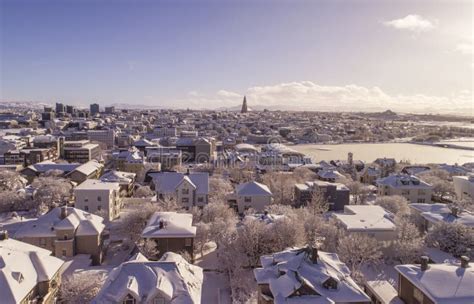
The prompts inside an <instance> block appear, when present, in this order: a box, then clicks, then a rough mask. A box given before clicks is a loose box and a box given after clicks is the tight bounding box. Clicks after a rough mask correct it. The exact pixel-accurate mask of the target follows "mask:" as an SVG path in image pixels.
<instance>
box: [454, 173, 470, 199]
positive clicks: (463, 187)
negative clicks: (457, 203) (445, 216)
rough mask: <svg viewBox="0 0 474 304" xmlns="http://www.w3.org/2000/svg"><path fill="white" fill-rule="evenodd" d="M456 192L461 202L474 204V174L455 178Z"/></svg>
mask: <svg viewBox="0 0 474 304" xmlns="http://www.w3.org/2000/svg"><path fill="white" fill-rule="evenodd" d="M453 183H454V191H455V192H456V197H457V198H458V199H459V200H467V201H471V203H472V202H474V174H471V175H467V176H453Z"/></svg>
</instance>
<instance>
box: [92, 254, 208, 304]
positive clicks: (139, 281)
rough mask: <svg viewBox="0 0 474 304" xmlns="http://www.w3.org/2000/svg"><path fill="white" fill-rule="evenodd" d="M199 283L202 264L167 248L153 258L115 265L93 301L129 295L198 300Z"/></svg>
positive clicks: (181, 303) (184, 303)
mask: <svg viewBox="0 0 474 304" xmlns="http://www.w3.org/2000/svg"><path fill="white" fill-rule="evenodd" d="M202 283H203V272H202V268H201V267H199V266H195V265H192V264H189V263H188V262H186V261H185V260H184V259H183V258H182V257H181V256H180V255H179V254H176V253H172V252H167V253H165V254H164V255H163V257H162V258H161V259H160V260H159V261H156V262H154V261H147V260H146V259H145V258H144V257H143V256H141V257H139V258H136V259H134V260H132V261H128V262H125V263H122V264H121V265H120V266H118V267H116V268H114V269H113V270H112V272H111V273H110V275H109V277H108V278H107V280H106V281H105V283H104V285H103V287H102V289H101V290H100V292H99V294H98V295H97V297H96V298H95V299H94V300H93V301H92V303H93V304H105V303H121V302H122V301H123V299H124V298H125V297H126V296H128V295H130V296H132V297H133V298H134V299H135V300H136V301H137V303H155V302H153V300H154V299H158V298H164V299H165V301H166V303H170V304H198V303H201V288H202Z"/></svg>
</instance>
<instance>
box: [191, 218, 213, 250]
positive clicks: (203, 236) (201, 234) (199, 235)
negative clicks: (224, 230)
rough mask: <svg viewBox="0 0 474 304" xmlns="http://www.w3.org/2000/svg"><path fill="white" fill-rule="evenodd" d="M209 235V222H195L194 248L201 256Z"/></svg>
mask: <svg viewBox="0 0 474 304" xmlns="http://www.w3.org/2000/svg"><path fill="white" fill-rule="evenodd" d="M210 236H211V225H210V224H209V223H203V222H199V223H197V224H196V237H195V238H194V244H195V245H196V247H195V248H196V250H197V251H198V252H199V253H200V254H201V258H202V257H203V256H204V247H205V246H206V244H207V243H208V242H209V240H210Z"/></svg>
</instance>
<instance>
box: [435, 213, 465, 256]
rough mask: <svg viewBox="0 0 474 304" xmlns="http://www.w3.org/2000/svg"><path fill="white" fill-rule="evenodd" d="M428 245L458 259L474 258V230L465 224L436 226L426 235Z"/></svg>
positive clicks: (439, 224) (442, 223)
mask: <svg viewBox="0 0 474 304" xmlns="http://www.w3.org/2000/svg"><path fill="white" fill-rule="evenodd" d="M426 243H427V244H428V245H429V246H432V247H436V248H439V249H441V250H443V251H446V252H448V253H451V254H452V255H454V256H456V257H459V256H461V255H466V254H470V257H471V258H474V230H473V229H472V228H471V227H468V226H466V225H463V224H458V223H455V224H451V223H445V222H441V223H438V224H436V225H435V226H434V227H433V229H431V230H430V231H429V232H428V234H427V235H426Z"/></svg>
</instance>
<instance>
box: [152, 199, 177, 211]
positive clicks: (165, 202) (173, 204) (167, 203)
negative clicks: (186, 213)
mask: <svg viewBox="0 0 474 304" xmlns="http://www.w3.org/2000/svg"><path fill="white" fill-rule="evenodd" d="M158 206H159V207H160V209H161V211H178V210H180V209H182V206H180V205H179V204H178V202H177V201H176V199H174V197H172V196H164V197H161V198H160V199H159V200H158Z"/></svg>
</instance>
